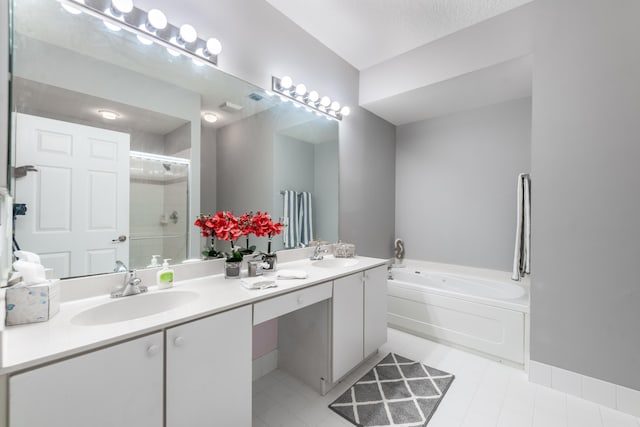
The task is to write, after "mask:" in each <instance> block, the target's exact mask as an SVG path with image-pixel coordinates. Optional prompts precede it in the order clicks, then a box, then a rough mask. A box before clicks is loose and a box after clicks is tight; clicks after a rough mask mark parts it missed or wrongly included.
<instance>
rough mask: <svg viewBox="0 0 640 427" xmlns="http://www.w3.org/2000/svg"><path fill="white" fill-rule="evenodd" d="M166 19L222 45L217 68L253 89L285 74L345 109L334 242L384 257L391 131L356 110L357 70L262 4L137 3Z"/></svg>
mask: <svg viewBox="0 0 640 427" xmlns="http://www.w3.org/2000/svg"><path fill="white" fill-rule="evenodd" d="M136 5H137V6H138V7H141V8H143V9H146V10H148V9H150V8H153V7H157V8H160V9H162V10H163V11H165V13H166V14H167V16H168V17H169V19H170V21H171V22H175V23H183V22H189V23H191V24H192V25H194V26H195V28H196V29H197V30H198V32H199V34H200V35H201V37H204V38H207V37H218V38H219V39H220V41H221V42H222V44H223V51H222V54H221V55H220V57H219V65H220V68H221V69H222V70H223V71H226V72H229V73H231V74H234V75H236V76H238V77H240V78H242V79H245V80H247V81H249V82H251V83H253V84H255V85H257V86H260V87H264V88H268V87H270V85H271V76H283V75H290V76H293V77H294V78H295V79H298V80H300V81H303V82H304V83H305V84H306V85H307V86H308V87H313V88H314V89H315V90H317V91H319V92H320V93H323V94H327V95H328V96H330V97H331V98H334V99H337V100H339V101H340V102H341V103H342V104H343V105H349V106H350V107H351V108H352V114H351V115H350V116H349V117H347V118H345V119H344V120H343V121H342V122H341V123H340V131H339V133H340V208H339V209H340V238H341V239H342V240H344V241H351V242H354V243H356V244H357V245H358V246H357V248H358V253H359V254H361V255H370V256H379V257H390V256H391V254H392V246H393V228H394V212H395V211H394V207H393V206H394V188H395V184H394V180H395V171H394V166H393V165H394V158H395V142H394V132H395V128H394V127H393V126H392V125H391V124H389V123H388V122H386V121H384V120H382V119H380V118H379V117H377V116H375V115H373V114H371V113H369V112H367V111H365V110H363V109H362V108H359V107H357V105H358V85H359V73H358V70H356V69H355V68H354V67H352V66H351V65H349V64H348V63H347V62H345V61H344V60H342V59H341V58H340V57H338V56H337V55H336V54H335V53H333V52H332V51H330V50H329V49H328V48H327V47H326V46H324V45H322V44H321V43H320V42H319V41H317V40H316V39H314V38H313V37H312V36H310V35H309V34H307V33H306V32H304V31H303V30H302V29H301V28H300V27H298V26H297V25H296V24H295V23H293V22H291V21H289V20H288V19H287V18H286V17H285V16H284V15H282V14H281V13H280V12H278V11H277V10H275V9H274V8H273V7H271V6H270V5H269V4H268V3H267V2H265V1H264V0H243V1H237V0H219V1H216V2H203V1H199V0H184V1H181V2H176V1H173V0H140V1H137V2H136Z"/></svg>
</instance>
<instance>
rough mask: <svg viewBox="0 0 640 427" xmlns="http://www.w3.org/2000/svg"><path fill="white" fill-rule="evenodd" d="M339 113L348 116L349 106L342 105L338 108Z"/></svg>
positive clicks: (349, 112)
mask: <svg viewBox="0 0 640 427" xmlns="http://www.w3.org/2000/svg"><path fill="white" fill-rule="evenodd" d="M340 114H342V115H343V116H345V117H346V116H348V115H349V114H351V108H349V107H347V106H344V107H342V109H341V110H340Z"/></svg>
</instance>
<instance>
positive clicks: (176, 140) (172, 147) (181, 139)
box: [164, 123, 202, 156]
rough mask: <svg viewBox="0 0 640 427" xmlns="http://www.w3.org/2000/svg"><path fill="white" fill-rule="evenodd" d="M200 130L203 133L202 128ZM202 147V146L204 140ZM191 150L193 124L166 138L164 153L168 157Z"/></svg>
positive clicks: (167, 135)
mask: <svg viewBox="0 0 640 427" xmlns="http://www.w3.org/2000/svg"><path fill="white" fill-rule="evenodd" d="M200 130H201V131H202V128H200ZM201 137H202V134H201ZM200 145H202V140H201V143H200ZM190 148H191V123H185V124H183V125H182V126H180V127H177V128H175V129H174V130H172V131H171V132H169V133H168V134H166V135H165V136H164V153H165V154H166V155H168V156H175V155H176V154H179V153H181V152H184V151H185V150H189V149H190Z"/></svg>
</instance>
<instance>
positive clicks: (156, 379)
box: [9, 332, 164, 427]
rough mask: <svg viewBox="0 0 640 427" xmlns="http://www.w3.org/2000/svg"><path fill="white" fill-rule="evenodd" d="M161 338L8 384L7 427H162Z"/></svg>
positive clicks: (73, 360) (106, 351) (20, 377)
mask: <svg viewBox="0 0 640 427" xmlns="http://www.w3.org/2000/svg"><path fill="white" fill-rule="evenodd" d="M162 349H163V342H162V333H161V332H158V333H155V334H153V335H148V336H146V337H143V338H138V339H135V340H132V341H128V342H125V343H123V344H118V345H114V346H111V347H108V348H105V349H102V350H97V351H93V352H91V353H88V354H85V355H82V356H77V357H73V358H71V359H67V360H64V361H62V362H57V363H53V364H51V365H47V366H45V367H42V368H38V369H34V370H31V371H28V372H25V373H22V374H17V375H13V376H12V377H11V378H10V379H9V426H10V427H23V426H24V427H26V426H34V427H35V426H47V427H76V426H91V427H113V426H136V427H162V425H163V423H162V421H163V407H162V404H163V381H162V373H163V365H164V364H163V357H162V355H163V351H162Z"/></svg>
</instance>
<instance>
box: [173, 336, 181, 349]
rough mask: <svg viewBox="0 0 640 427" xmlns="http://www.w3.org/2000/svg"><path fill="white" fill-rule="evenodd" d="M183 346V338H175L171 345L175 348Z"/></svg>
mask: <svg viewBox="0 0 640 427" xmlns="http://www.w3.org/2000/svg"><path fill="white" fill-rule="evenodd" d="M183 344H184V337H175V339H174V340H173V345H175V346H176V347H182V345H183Z"/></svg>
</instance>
